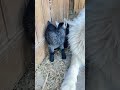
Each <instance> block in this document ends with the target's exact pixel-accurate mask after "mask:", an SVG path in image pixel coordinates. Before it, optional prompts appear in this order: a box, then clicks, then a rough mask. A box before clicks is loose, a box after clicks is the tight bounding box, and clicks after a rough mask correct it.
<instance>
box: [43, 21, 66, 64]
mask: <svg viewBox="0 0 120 90" xmlns="http://www.w3.org/2000/svg"><path fill="white" fill-rule="evenodd" d="M56 26H57V27H55V26H54V25H53V24H52V23H50V22H49V21H48V26H47V28H46V31H45V39H46V41H47V43H48V48H49V53H50V61H51V62H53V61H54V49H56V48H60V49H61V54H62V59H66V54H65V51H64V42H65V36H66V35H65V29H66V25H65V23H58V22H56Z"/></svg>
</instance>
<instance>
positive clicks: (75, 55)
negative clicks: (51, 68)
mask: <svg viewBox="0 0 120 90" xmlns="http://www.w3.org/2000/svg"><path fill="white" fill-rule="evenodd" d="M67 23H68V24H69V25H70V28H69V35H68V42H69V44H70V49H71V52H72V58H71V65H70V67H69V69H68V72H67V73H66V75H65V78H64V81H63V83H62V85H61V90H76V83H77V76H78V74H79V72H80V71H81V70H85V8H83V9H82V10H81V11H80V13H79V15H78V16H77V17H76V18H74V19H73V21H70V20H69V21H68V20H67ZM84 75H85V74H84ZM84 80H85V79H84Z"/></svg>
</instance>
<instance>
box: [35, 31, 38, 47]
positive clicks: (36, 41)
mask: <svg viewBox="0 0 120 90" xmlns="http://www.w3.org/2000/svg"><path fill="white" fill-rule="evenodd" d="M37 44H38V40H37V34H36V31H35V46H36V45H37Z"/></svg>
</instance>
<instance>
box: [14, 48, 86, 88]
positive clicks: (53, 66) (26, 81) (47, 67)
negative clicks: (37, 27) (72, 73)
mask: <svg viewBox="0 0 120 90" xmlns="http://www.w3.org/2000/svg"><path fill="white" fill-rule="evenodd" d="M66 56H67V58H66V59H65V60H62V59H61V53H60V52H59V51H56V53H55V61H54V62H53V63H51V62H50V61H49V58H48V56H47V57H46V58H45V59H44V60H43V62H42V63H41V64H40V65H39V67H38V68H37V70H36V71H35V90H60V85H61V83H62V81H63V78H64V75H65V73H66V71H67V70H68V67H69V65H70V60H71V52H70V51H69V50H66ZM33 74H34V70H33V69H32V67H30V70H28V72H26V73H25V75H24V76H23V78H22V79H21V80H20V81H19V83H18V84H17V85H16V87H15V89H14V90H21V89H23V90H27V89H29V90H34V75H33ZM80 75H82V76H80ZM84 78H85V76H84V72H83V73H82V74H79V76H78V82H77V90H85V88H84V87H85V86H84V83H85V80H84Z"/></svg>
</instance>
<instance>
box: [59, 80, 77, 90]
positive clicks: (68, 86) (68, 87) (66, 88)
mask: <svg viewBox="0 0 120 90" xmlns="http://www.w3.org/2000/svg"><path fill="white" fill-rule="evenodd" d="M60 90H76V84H75V82H73V81H64V82H63V83H62V85H61V88H60Z"/></svg>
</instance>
